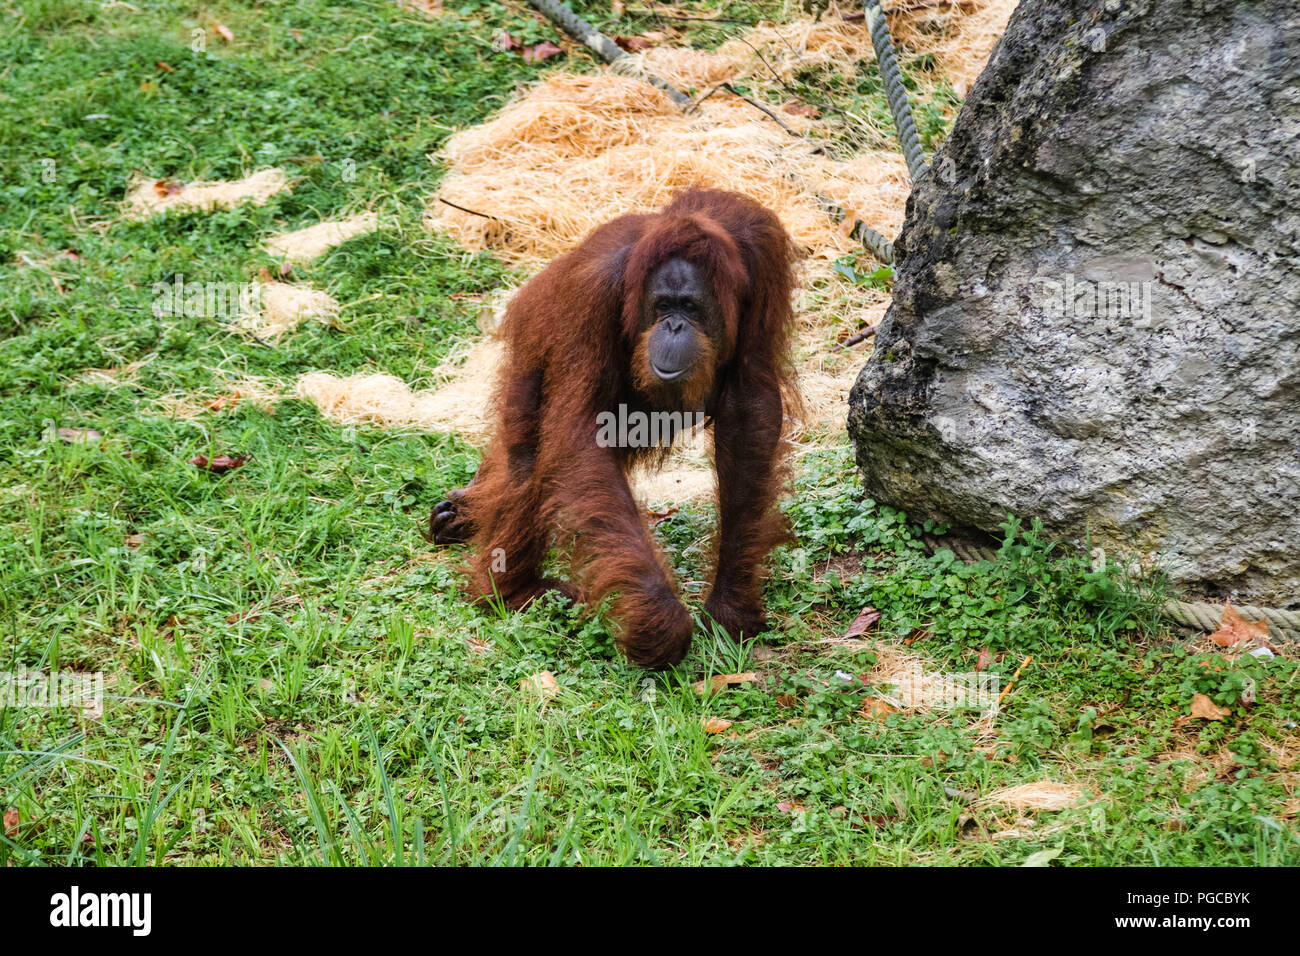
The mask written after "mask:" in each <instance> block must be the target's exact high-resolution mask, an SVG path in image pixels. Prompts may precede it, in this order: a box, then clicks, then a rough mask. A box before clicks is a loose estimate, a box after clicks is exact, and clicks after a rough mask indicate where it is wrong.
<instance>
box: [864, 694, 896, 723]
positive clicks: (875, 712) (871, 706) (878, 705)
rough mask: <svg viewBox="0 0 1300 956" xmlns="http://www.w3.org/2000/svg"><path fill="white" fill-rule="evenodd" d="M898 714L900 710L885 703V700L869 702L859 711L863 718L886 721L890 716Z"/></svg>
mask: <svg viewBox="0 0 1300 956" xmlns="http://www.w3.org/2000/svg"><path fill="white" fill-rule="evenodd" d="M896 713H898V708H897V707H894V706H892V705H890V704H887V703H885V702H884V701H883V700H875V699H872V700H868V701H867V702H866V703H864V704H863V705H862V709H861V710H859V711H858V715H859V716H861V717H867V718H869V719H872V720H884V719H885V718H886V717H888V716H889V715H890V714H896Z"/></svg>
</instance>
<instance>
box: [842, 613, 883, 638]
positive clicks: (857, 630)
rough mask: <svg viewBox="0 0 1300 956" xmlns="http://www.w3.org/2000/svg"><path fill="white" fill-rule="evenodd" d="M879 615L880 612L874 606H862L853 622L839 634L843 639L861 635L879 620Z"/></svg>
mask: <svg viewBox="0 0 1300 956" xmlns="http://www.w3.org/2000/svg"><path fill="white" fill-rule="evenodd" d="M880 617H881V614H880V612H879V611H877V610H876V609H875V608H874V607H864V608H863V609H862V613H861V614H859V615H858V616H857V617H855V618H854V619H853V623H852V624H850V625H849V629H848V630H847V631H845V632H844V633H843V634H842V635H841V636H842V637H843V638H844V639H845V640H849V639H850V638H854V637H861V636H862V635H863V634H865V633H867V631H868V630H870V629H871V625H873V624H875V623H876V622H877V621H879V620H880Z"/></svg>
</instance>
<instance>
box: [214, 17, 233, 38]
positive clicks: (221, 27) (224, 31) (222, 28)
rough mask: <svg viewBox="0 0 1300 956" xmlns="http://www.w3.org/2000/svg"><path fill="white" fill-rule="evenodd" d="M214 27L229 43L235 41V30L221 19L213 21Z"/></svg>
mask: <svg viewBox="0 0 1300 956" xmlns="http://www.w3.org/2000/svg"><path fill="white" fill-rule="evenodd" d="M212 29H214V30H216V31H217V34H218V35H219V36H220V37H221V39H223V40H225V41H226V42H227V43H234V42H235V33H234V31H233V30H231V29H230V27H228V26H226V25H225V24H224V23H222V22H221V21H220V20H215V21H213V23H212Z"/></svg>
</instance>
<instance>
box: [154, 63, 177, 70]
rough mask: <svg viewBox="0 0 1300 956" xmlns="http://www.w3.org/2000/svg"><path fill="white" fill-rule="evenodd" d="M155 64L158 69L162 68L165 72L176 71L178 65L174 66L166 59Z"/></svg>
mask: <svg viewBox="0 0 1300 956" xmlns="http://www.w3.org/2000/svg"><path fill="white" fill-rule="evenodd" d="M154 66H156V67H158V69H160V70H162V71H163V72H164V73H175V72H176V67H174V66H172V65H171V64H170V63H168V62H167V61H166V60H159V61H158V62H157V63H155V64H154Z"/></svg>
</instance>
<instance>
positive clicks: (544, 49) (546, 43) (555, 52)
mask: <svg viewBox="0 0 1300 956" xmlns="http://www.w3.org/2000/svg"><path fill="white" fill-rule="evenodd" d="M563 52H564V51H563V50H561V49H560V48H559V47H558V46H556V45H555V44H554V43H552V42H551V41H550V40H543V41H542V42H541V43H539V44H537V45H536V46H530V47H528V48H527V49H526V50H524V62H525V63H541V62H542V61H543V60H549V59H550V58H551V57H553V56H559V55H560V54H561V53H563Z"/></svg>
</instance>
